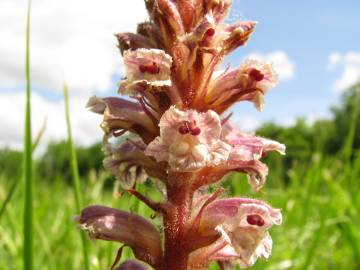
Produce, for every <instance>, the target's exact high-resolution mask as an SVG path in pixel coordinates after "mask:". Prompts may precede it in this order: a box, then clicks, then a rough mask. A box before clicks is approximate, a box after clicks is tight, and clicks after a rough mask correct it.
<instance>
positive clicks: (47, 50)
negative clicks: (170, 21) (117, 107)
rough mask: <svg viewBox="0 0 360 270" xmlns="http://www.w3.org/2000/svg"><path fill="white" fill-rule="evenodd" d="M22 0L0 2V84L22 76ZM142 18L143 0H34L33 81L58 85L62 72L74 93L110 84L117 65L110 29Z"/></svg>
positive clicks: (124, 28) (52, 87) (44, 86)
mask: <svg viewBox="0 0 360 270" xmlns="http://www.w3.org/2000/svg"><path fill="white" fill-rule="evenodd" d="M26 5H27V1H25V0H2V1H1V2H0V26H1V28H0V36H1V42H0V87H1V88H6V87H16V86H19V85H21V84H22V83H23V82H24V50H25V17H26ZM145 19H146V11H145V7H144V3H143V0H131V1H123V0H107V1H105V2H104V1H100V0H76V1H72V0H62V1H57V0H36V1H33V6H32V20H31V72H32V83H33V84H34V85H36V86H38V87H41V88H42V89H50V90H54V91H58V92H59V91H61V89H62V83H63V73H65V77H66V78H65V79H66V80H67V82H68V84H69V86H70V87H71V88H72V89H73V91H75V92H76V93H77V94H83V95H84V94H88V93H91V92H93V91H94V90H95V89H96V90H98V91H104V90H107V89H109V88H110V87H111V86H112V81H111V77H112V75H114V74H115V73H118V74H119V73H120V71H121V57H120V53H119V52H118V49H117V48H116V46H115V45H116V40H115V37H114V36H113V34H114V33H118V32H123V31H134V30H135V28H136V24H137V23H138V22H141V21H143V20H145Z"/></svg>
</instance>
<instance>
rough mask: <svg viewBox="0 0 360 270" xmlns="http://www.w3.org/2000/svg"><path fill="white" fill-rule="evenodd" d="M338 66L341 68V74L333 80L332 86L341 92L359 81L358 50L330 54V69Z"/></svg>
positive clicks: (359, 62) (359, 58)
mask: <svg viewBox="0 0 360 270" xmlns="http://www.w3.org/2000/svg"><path fill="white" fill-rule="evenodd" d="M338 67H340V68H341V70H342V74H341V76H340V78H339V79H337V80H336V81H334V84H333V88H334V90H335V91H337V92H343V91H345V90H346V89H348V88H350V87H351V86H353V85H354V84H355V83H357V82H359V81H360V52H347V53H343V54H342V53H338V52H334V53H332V54H330V56H329V68H330V70H335V69H336V68H338Z"/></svg>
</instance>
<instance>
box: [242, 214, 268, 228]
mask: <svg viewBox="0 0 360 270" xmlns="http://www.w3.org/2000/svg"><path fill="white" fill-rule="evenodd" d="M246 221H247V222H248V223H249V224H250V225H257V226H259V227H261V226H264V224H265V221H264V220H263V218H262V217H261V216H259V215H248V216H247V218H246Z"/></svg>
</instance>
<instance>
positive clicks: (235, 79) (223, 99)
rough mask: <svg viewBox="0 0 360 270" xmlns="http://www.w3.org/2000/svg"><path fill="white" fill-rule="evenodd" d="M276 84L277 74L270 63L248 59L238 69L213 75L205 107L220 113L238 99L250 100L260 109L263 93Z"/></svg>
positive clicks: (262, 103)
mask: <svg viewBox="0 0 360 270" xmlns="http://www.w3.org/2000/svg"><path fill="white" fill-rule="evenodd" d="M276 84H277V75H276V73H275V71H274V70H273V68H272V66H271V65H270V64H264V63H261V62H260V61H257V60H251V59H248V60H246V61H245V62H244V64H242V65H241V66H240V67H239V68H238V69H227V70H225V71H224V72H223V73H222V74H220V75H217V76H214V78H213V79H212V81H211V83H210V85H209V89H208V91H207V98H206V99H207V103H208V105H207V106H206V107H207V108H209V109H213V110H215V111H216V112H218V113H222V112H224V111H225V110H227V109H228V108H229V107H230V106H232V105H233V104H234V103H236V102H238V101H250V102H253V103H254V105H255V107H256V108H257V109H258V110H260V111H261V110H262V109H263V105H264V100H263V99H264V95H265V94H266V93H267V91H268V90H269V89H271V88H273V87H275V85H276Z"/></svg>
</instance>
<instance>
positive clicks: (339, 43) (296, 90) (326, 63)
mask: <svg viewBox="0 0 360 270" xmlns="http://www.w3.org/2000/svg"><path fill="white" fill-rule="evenodd" d="M120 2H121V0H120V1H109V3H104V2H101V3H100V1H99V2H97V1H92V2H91V3H87V1H83V0H77V1H74V2H69V1H64V3H62V4H60V3H57V1H52V0H42V1H40V0H37V1H36V0H35V1H34V3H33V9H32V10H33V12H32V16H33V17H32V19H31V21H32V22H33V26H32V28H31V29H32V30H31V32H27V34H28V36H29V37H30V40H29V41H30V43H29V44H30V47H29V46H25V44H26V43H25V37H26V35H25V32H26V29H25V26H26V9H27V3H26V2H25V1H21V0H16V1H12V0H4V1H3V2H2V3H0V7H1V8H0V31H1V35H2V36H3V37H4V38H3V41H4V42H2V43H1V44H0V59H2V60H0V128H1V130H0V146H1V149H0V270H2V269H4V270H5V269H6V270H9V269H22V268H24V269H37V270H42V269H59V270H62V269H99V270H100V269H101V270H103V269H108V268H109V265H111V263H112V260H113V259H114V257H115V255H116V252H117V249H118V248H119V247H120V246H121V245H120V244H115V243H106V242H104V241H98V242H94V241H91V240H88V239H85V240H84V242H82V238H81V234H80V232H79V230H78V229H77V228H76V223H75V222H74V217H75V216H76V214H78V213H79V204H80V205H82V206H86V205H89V204H104V205H108V206H113V207H118V208H121V209H124V210H129V211H134V212H139V213H141V214H144V215H145V216H147V217H149V218H153V219H154V221H155V222H157V219H158V217H154V216H153V213H152V211H151V210H149V209H148V208H147V207H146V206H145V205H144V204H143V203H141V202H138V201H136V200H135V199H134V198H132V197H130V196H129V195H128V194H126V193H121V192H120V190H119V187H118V185H117V183H116V182H115V181H114V179H113V177H112V176H111V175H110V174H109V173H108V172H106V171H104V169H103V167H102V158H103V155H102V153H101V145H100V143H99V142H100V140H101V130H100V128H99V123H100V119H99V118H98V117H96V116H93V115H92V114H91V113H90V112H87V111H86V109H85V108H84V105H85V103H86V99H87V98H88V97H89V96H91V95H92V94H99V95H104V96H105V95H108V94H109V93H110V94H112V95H114V94H115V93H116V83H117V82H118V80H119V78H120V77H121V72H122V66H121V58H120V57H119V53H118V51H117V49H116V47H115V40H113V39H112V34H113V33H115V32H120V31H125V30H126V31H127V30H132V29H133V28H135V26H136V24H135V22H136V21H141V20H144V19H145V9H144V8H143V6H142V1H140V0H139V1H133V2H132V4H129V6H128V7H124V4H123V3H120ZM66 5H67V6H66ZM301 5H302V6H300V4H284V3H282V4H280V3H277V2H275V1H267V3H263V1H260V0H257V1H255V0H254V1H250V0H243V1H242V2H241V3H239V1H236V0H235V1H234V7H233V10H232V12H231V14H230V19H229V20H230V21H234V20H239V19H255V20H258V21H260V24H259V27H258V31H257V32H255V34H254V39H253V40H251V41H250V43H249V45H248V46H247V47H245V48H244V49H240V50H238V51H237V52H236V53H235V54H234V55H232V56H231V57H230V58H229V59H227V61H228V62H229V63H231V64H232V65H233V66H238V65H239V63H240V62H241V61H242V59H243V58H244V57H246V56H249V55H250V56H253V57H258V58H263V59H266V60H269V61H271V62H273V63H274V66H275V68H276V69H277V70H278V73H279V76H280V85H279V87H278V88H276V89H274V90H273V92H271V93H270V94H269V96H268V99H267V104H266V109H265V111H264V112H263V113H260V114H259V113H256V112H255V110H254V109H253V108H251V107H250V106H249V105H248V104H240V105H239V106H238V107H236V108H235V110H234V113H235V116H234V118H235V120H236V122H237V124H238V125H239V127H240V128H242V129H245V130H251V131H254V130H256V133H257V134H259V135H262V136H264V137H268V138H271V139H274V140H278V141H279V142H282V143H284V144H286V146H287V155H286V156H280V155H277V154H276V153H275V154H270V155H269V156H267V157H266V160H265V162H266V163H267V164H268V166H269V176H268V179H267V183H266V186H265V188H264V189H263V190H262V192H260V193H254V192H252V191H251V189H250V188H249V187H248V184H247V181H246V177H245V176H244V175H242V174H234V175H231V176H229V177H228V178H227V181H224V183H223V185H224V187H226V189H227V192H228V193H229V194H231V195H242V196H249V197H253V198H261V199H264V200H266V201H268V202H270V203H271V204H272V205H273V206H274V207H277V208H281V209H282V212H283V216H284V223H283V225H282V226H277V227H274V228H273V229H272V230H271V235H272V237H273V241H274V247H273V253H272V256H271V258H270V260H269V261H268V262H263V261H260V260H259V261H258V262H257V263H256V265H255V266H254V267H253V268H251V269H267V270H278V269H296V270H297V269H303V270H305V269H350V270H351V269H360V232H359V227H360V213H359V211H360V192H359V191H360V190H359V189H360V181H359V179H360V135H359V134H360V85H359V84H358V81H360V52H358V51H359V35H355V34H356V33H354V31H355V30H353V29H359V28H356V26H357V25H359V20H358V19H357V15H356V14H357V13H356V10H358V11H360V6H359V3H354V1H350V0H349V1H343V2H342V4H341V5H337V4H335V3H328V2H326V1H317V3H316V4H314V3H311V1H303V2H302V3H301ZM309 5H313V6H311V7H310V6H309ZM65 6H66V8H65ZM84 6H85V7H87V8H85V9H84V8H83V7H84ZM265 11H266V12H265ZM269 11H271V12H269ZM128 14H130V15H131V16H130V15H128ZM305 15H306V16H307V17H306V18H307V20H305V22H304V16H305ZM64 16H67V20H64ZM130 17H131V18H130ZM334 18H336V19H337V20H335V19H334ZM82 19H84V20H82ZM44 21H46V22H48V24H46V25H45V24H44ZM9 22H11V24H10V23H9ZM5 23H6V26H8V27H4V26H5ZM349 24H351V25H353V29H350V28H349V27H345V25H349ZM294 32H296V33H299V35H298V36H297V37H296V38H295V37H294V34H293V33H294ZM334 32H336V38H334V36H335V35H334ZM300 33H304V34H303V35H300ZM54 34H55V35H54ZM274 37H276V38H274ZM26 48H27V49H30V54H26V55H25V54H24V52H25V51H26V50H25V49H26ZM27 56H31V58H30V62H29V61H26V64H25V65H24V63H25V59H28V60H29V58H27ZM9 59H10V60H9ZM24 70H25V71H26V75H27V76H25V75H24ZM63 77H64V78H65V80H66V81H67V82H68V83H69V94H70V100H69V102H70V107H68V109H69V113H70V115H69V120H70V122H71V124H72V127H73V128H72V130H71V132H69V131H70V130H69V129H67V125H66V124H67V122H66V117H65V115H66V109H65V108H66V107H65V105H66V102H65V101H66V99H64V97H63ZM59 78H60V79H59ZM30 80H31V83H30ZM30 87H31V90H32V99H31V105H32V123H31V124H32V127H33V131H32V141H30V140H29V138H30V136H29V134H30V133H29V131H30V130H29V129H28V128H25V129H23V127H24V114H25V112H26V110H25V106H24V105H25V97H26V95H25V93H26V92H25V91H24V89H26V88H27V89H28V90H30ZM29 92H30V91H29ZM64 100H65V101H64ZM29 101H30V100H29ZM26 116H27V117H25V119H27V120H28V121H27V122H26V121H25V122H26V123H27V124H30V122H29V119H30V114H29V113H26ZM25 126H26V127H29V126H30V125H25ZM23 134H25V138H23ZM24 139H25V142H26V143H25V147H23V140H24ZM31 151H32V154H33V159H32V160H30V159H29V157H30V155H29V154H30V152H31ZM24 153H25V154H24ZM26 153H27V154H26ZM24 157H25V159H24ZM24 160H25V162H24ZM24 168H25V169H24ZM29 177H30V178H29ZM24 178H26V179H27V180H26V181H24ZM29 179H31V180H30V181H29ZM25 183H28V185H26V184H25ZM29 183H30V184H29ZM138 189H139V190H140V191H141V192H143V193H146V194H148V195H149V196H150V197H152V198H154V199H160V198H161V196H160V194H159V193H158V192H156V191H155V188H154V187H153V186H151V185H150V184H149V183H147V184H145V185H143V186H138ZM29 209H30V212H29ZM31 209H32V211H31ZM24 217H25V218H24ZM24 234H25V235H26V237H25V241H24ZM29 239H30V240H29ZM29 246H30V247H32V248H31V249H29V248H24V247H29ZM84 247H85V248H84ZM84 250H85V253H86V254H87V257H88V264H86V263H85V260H84ZM127 257H132V254H131V252H130V250H129V249H127V248H125V252H124V254H123V259H125V258H127ZM24 262H25V263H24ZM24 265H25V267H24ZM30 265H33V267H32V266H30ZM213 269H217V266H215V265H214V266H213Z"/></svg>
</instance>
